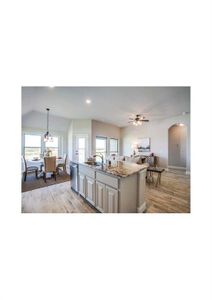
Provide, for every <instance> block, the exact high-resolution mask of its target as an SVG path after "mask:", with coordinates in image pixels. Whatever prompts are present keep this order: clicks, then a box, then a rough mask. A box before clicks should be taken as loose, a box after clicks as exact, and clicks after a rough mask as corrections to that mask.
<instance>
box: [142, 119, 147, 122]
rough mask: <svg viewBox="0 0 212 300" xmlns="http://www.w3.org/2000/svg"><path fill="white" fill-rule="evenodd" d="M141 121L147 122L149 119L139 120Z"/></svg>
mask: <svg viewBox="0 0 212 300" xmlns="http://www.w3.org/2000/svg"><path fill="white" fill-rule="evenodd" d="M141 122H149V120H146V119H144V120H141Z"/></svg>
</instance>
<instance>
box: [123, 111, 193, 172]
mask: <svg viewBox="0 0 212 300" xmlns="http://www.w3.org/2000/svg"><path fill="white" fill-rule="evenodd" d="M176 123H183V124H185V125H186V126H187V139H186V169H187V171H190V116H189V115H184V116H183V115H180V116H176V117H172V118H168V119H163V120H160V121H151V122H148V123H144V124H143V125H142V126H137V127H136V126H133V125H132V126H128V127H123V128H121V137H122V139H121V147H122V153H123V155H131V154H132V149H131V145H132V144H133V143H136V142H137V140H138V139H139V138H144V137H150V142H151V152H153V153H154V154H155V155H157V156H158V157H159V165H160V166H163V167H165V168H167V167H168V129H169V128H170V127H171V126H172V125H174V124H176Z"/></svg>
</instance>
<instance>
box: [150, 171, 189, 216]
mask: <svg viewBox="0 0 212 300" xmlns="http://www.w3.org/2000/svg"><path fill="white" fill-rule="evenodd" d="M154 176H155V175H154ZM154 179H155V181H156V176H155V177H154ZM146 202H147V210H146V212H147V213H189V212H190V176H189V175H185V174H184V173H182V171H181V172H180V171H173V172H167V171H165V172H163V173H162V176H161V185H158V186H157V187H155V185H154V184H146Z"/></svg>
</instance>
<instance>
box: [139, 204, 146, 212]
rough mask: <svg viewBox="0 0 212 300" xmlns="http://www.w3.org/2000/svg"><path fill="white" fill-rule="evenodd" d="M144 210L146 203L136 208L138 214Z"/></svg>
mask: <svg viewBox="0 0 212 300" xmlns="http://www.w3.org/2000/svg"><path fill="white" fill-rule="evenodd" d="M145 210H146V202H144V203H143V204H141V205H140V206H139V207H138V208H137V212H138V213H143V212H144V211H145Z"/></svg>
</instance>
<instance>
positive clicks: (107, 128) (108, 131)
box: [92, 120, 121, 154]
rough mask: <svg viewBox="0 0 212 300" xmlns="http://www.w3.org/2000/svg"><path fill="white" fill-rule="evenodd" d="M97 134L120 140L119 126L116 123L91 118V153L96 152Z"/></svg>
mask: <svg viewBox="0 0 212 300" xmlns="http://www.w3.org/2000/svg"><path fill="white" fill-rule="evenodd" d="M97 136H102V137H107V138H114V139H118V140H119V141H120V139H121V128H120V127H118V126H116V125H112V124H108V123H104V122H100V121H96V120H92V153H93V154H95V153H96V137H97ZM119 149H120V145H119Z"/></svg>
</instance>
